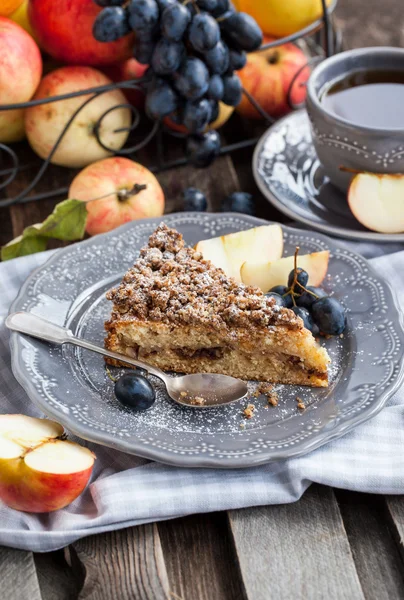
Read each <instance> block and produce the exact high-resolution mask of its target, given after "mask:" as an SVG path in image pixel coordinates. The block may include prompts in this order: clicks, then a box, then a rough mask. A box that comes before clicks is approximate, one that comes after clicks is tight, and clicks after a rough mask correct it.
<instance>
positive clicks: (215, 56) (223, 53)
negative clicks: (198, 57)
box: [203, 40, 229, 75]
mask: <svg viewBox="0 0 404 600" xmlns="http://www.w3.org/2000/svg"><path fill="white" fill-rule="evenodd" d="M203 58H204V61H205V63H206V64H207V66H208V68H209V70H210V72H211V73H213V74H217V75H223V73H225V72H226V71H227V69H228V68H229V49H228V47H227V46H226V44H225V43H224V42H222V40H220V41H219V42H218V43H217V44H216V46H214V47H213V48H212V49H211V50H208V51H207V52H205V54H204V57H203Z"/></svg>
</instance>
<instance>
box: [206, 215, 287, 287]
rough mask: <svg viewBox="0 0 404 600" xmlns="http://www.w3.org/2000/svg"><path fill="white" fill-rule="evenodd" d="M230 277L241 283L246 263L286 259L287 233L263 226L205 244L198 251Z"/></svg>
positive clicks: (208, 241)
mask: <svg viewBox="0 0 404 600" xmlns="http://www.w3.org/2000/svg"><path fill="white" fill-rule="evenodd" d="M195 250H196V251H197V252H201V253H202V255H203V257H204V258H206V259H207V260H210V261H211V262H212V263H213V264H214V265H215V267H220V268H221V269H223V271H224V272H225V273H226V275H227V276H228V277H234V279H236V280H237V281H239V282H241V276H240V268H241V265H242V264H243V263H244V262H246V261H249V262H262V261H263V260H268V261H274V260H278V259H279V258H280V257H281V256H282V252H283V233H282V228H281V226H280V225H263V226H261V227H254V228H253V229H247V230H245V231H238V232H236V233H229V234H228V235H222V236H220V237H216V238H211V239H209V240H202V241H201V242H198V244H197V245H196V247H195Z"/></svg>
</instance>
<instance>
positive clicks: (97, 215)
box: [69, 156, 164, 235]
mask: <svg viewBox="0 0 404 600" xmlns="http://www.w3.org/2000/svg"><path fill="white" fill-rule="evenodd" d="M136 183H137V184H146V185H147V188H146V189H145V190H142V191H140V192H139V193H138V194H136V195H133V196H131V197H130V198H128V199H127V200H120V199H119V198H118V196H117V192H118V191H119V190H123V189H127V190H130V189H131V188H132V187H133V185H134V184H136ZM109 192H111V196H110V197H107V198H103V199H100V200H94V201H92V202H87V212H88V217H87V223H86V231H87V233H89V234H90V235H95V234H97V233H105V232H106V231H110V230H111V229H115V228H116V227H118V226H119V225H122V224H123V223H128V222H129V221H133V220H136V219H144V218H148V217H159V216H161V215H163V214H164V192H163V190H162V189H161V186H160V184H159V182H158V181H157V179H156V177H155V176H154V175H153V173H151V172H150V171H149V170H148V169H146V167H144V166H142V165H140V164H139V163H136V162H134V161H132V160H130V159H128V158H122V157H118V156H116V157H113V158H106V159H105V160H101V161H98V162H96V163H94V164H92V165H89V166H88V167H87V168H86V169H83V171H81V172H80V173H79V174H78V175H77V176H76V177H75V178H74V179H73V181H72V184H71V186H70V189H69V198H75V199H76V200H87V201H88V200H91V199H92V198H98V197H100V196H105V194H108V193H109Z"/></svg>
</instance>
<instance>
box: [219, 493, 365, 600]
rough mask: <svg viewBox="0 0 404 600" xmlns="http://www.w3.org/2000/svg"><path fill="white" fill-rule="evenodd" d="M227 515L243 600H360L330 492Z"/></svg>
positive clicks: (360, 595)
mask: <svg viewBox="0 0 404 600" xmlns="http://www.w3.org/2000/svg"><path fill="white" fill-rule="evenodd" d="M228 514H229V525H230V530H231V533H232V535H233V540H234V545H235V548H236V552H237V556H238V560H239V565H240V571H241V575H242V578H243V582H244V586H245V592H246V596H247V598H248V600H268V599H269V598H276V600H283V599H284V600H290V598H295V599H296V600H297V599H300V598H301V599H308V598H309V599H310V600H317V599H318V600H323V599H324V598H332V600H339V599H340V600H346V599H347V598H349V600H357V599H358V600H359V599H363V598H364V595H363V592H362V589H361V585H360V582H359V579H358V575H357V572H356V569H355V564H354V561H353V558H352V554H351V550H350V547H349V542H348V539H347V536H346V533H345V529H344V525H343V522H342V519H341V515H340V512H339V509H338V504H337V502H336V499H335V496H334V493H333V491H332V490H331V488H326V487H322V486H312V487H311V488H309V490H308V491H307V492H306V493H305V495H304V496H303V498H301V499H300V500H299V502H296V503H294V504H288V505H282V506H268V507H257V508H252V509H244V510H237V511H230V512H229V513H228Z"/></svg>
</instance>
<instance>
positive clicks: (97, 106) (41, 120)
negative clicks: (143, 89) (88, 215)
mask: <svg viewBox="0 0 404 600" xmlns="http://www.w3.org/2000/svg"><path fill="white" fill-rule="evenodd" d="M111 83H112V82H111V80H110V79H108V77H106V75H104V74H103V73H101V72H100V71H97V70H96V69H92V68H91V67H62V68H60V69H57V70H56V71H52V72H51V73H49V74H48V75H46V76H45V77H44V78H43V79H42V81H41V83H40V85H39V88H38V90H37V92H36V94H35V96H34V98H35V100H38V99H41V98H48V97H49V96H57V95H60V94H68V93H70V92H77V91H80V90H87V89H88V88H92V87H99V86H104V85H108V84H111ZM90 97H91V94H85V95H83V96H77V97H74V98H69V99H66V100H60V101H58V102H51V103H49V104H40V105H37V106H32V107H30V108H28V109H27V110H26V113H25V130H26V134H27V138H28V141H29V143H30V144H31V146H32V148H33V150H34V151H35V152H36V153H37V154H38V155H39V156H40V157H41V158H44V159H46V158H48V156H49V155H50V153H51V151H52V149H53V147H54V146H55V144H56V142H57V141H58V139H59V136H60V135H61V133H62V131H63V129H64V128H65V126H66V124H67V123H68V121H69V120H70V119H71V118H72V116H73V114H74V113H75V111H76V110H77V109H78V108H79V107H80V106H82V105H83V103H84V102H86V100H88V99H89V98H90ZM125 103H126V99H125V96H124V95H123V93H122V92H121V91H120V90H118V89H112V90H109V91H107V92H104V93H103V94H101V95H99V96H97V97H94V99H93V100H91V101H90V102H89V103H88V104H87V105H86V106H85V107H84V108H83V109H82V110H81V111H80V112H79V113H78V114H77V116H76V117H75V118H74V120H73V121H72V122H71V123H70V125H69V127H68V129H67V131H66V132H65V134H64V135H63V137H62V139H61V141H60V144H59V145H58V148H57V150H56V152H55V153H54V154H53V156H52V157H51V162H52V163H53V164H56V165H61V166H64V167H84V166H86V165H88V164H90V163H92V162H94V161H96V160H100V159H102V158H105V157H107V156H110V155H111V154H112V151H116V150H120V149H121V148H122V146H123V145H124V144H125V142H126V139H127V137H128V135H129V131H128V130H129V127H130V124H131V112H130V109H129V108H125V107H122V106H120V105H122V104H125ZM114 107H116V108H114ZM110 109H113V110H110ZM107 111H110V112H108V114H106V115H105V117H103V115H104V114H105V113H106V112H107ZM101 117H103V118H102V119H101ZM100 119H101V121H100ZM97 123H100V126H99V129H98V135H99V138H100V140H101V141H102V143H103V144H104V145H105V146H106V147H108V148H111V152H108V150H106V149H105V148H103V147H102V146H101V145H100V144H99V143H98V140H97V137H96V135H95V125H96V124H97ZM122 129H123V130H124V131H121V130H122ZM117 130H120V131H117Z"/></svg>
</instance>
